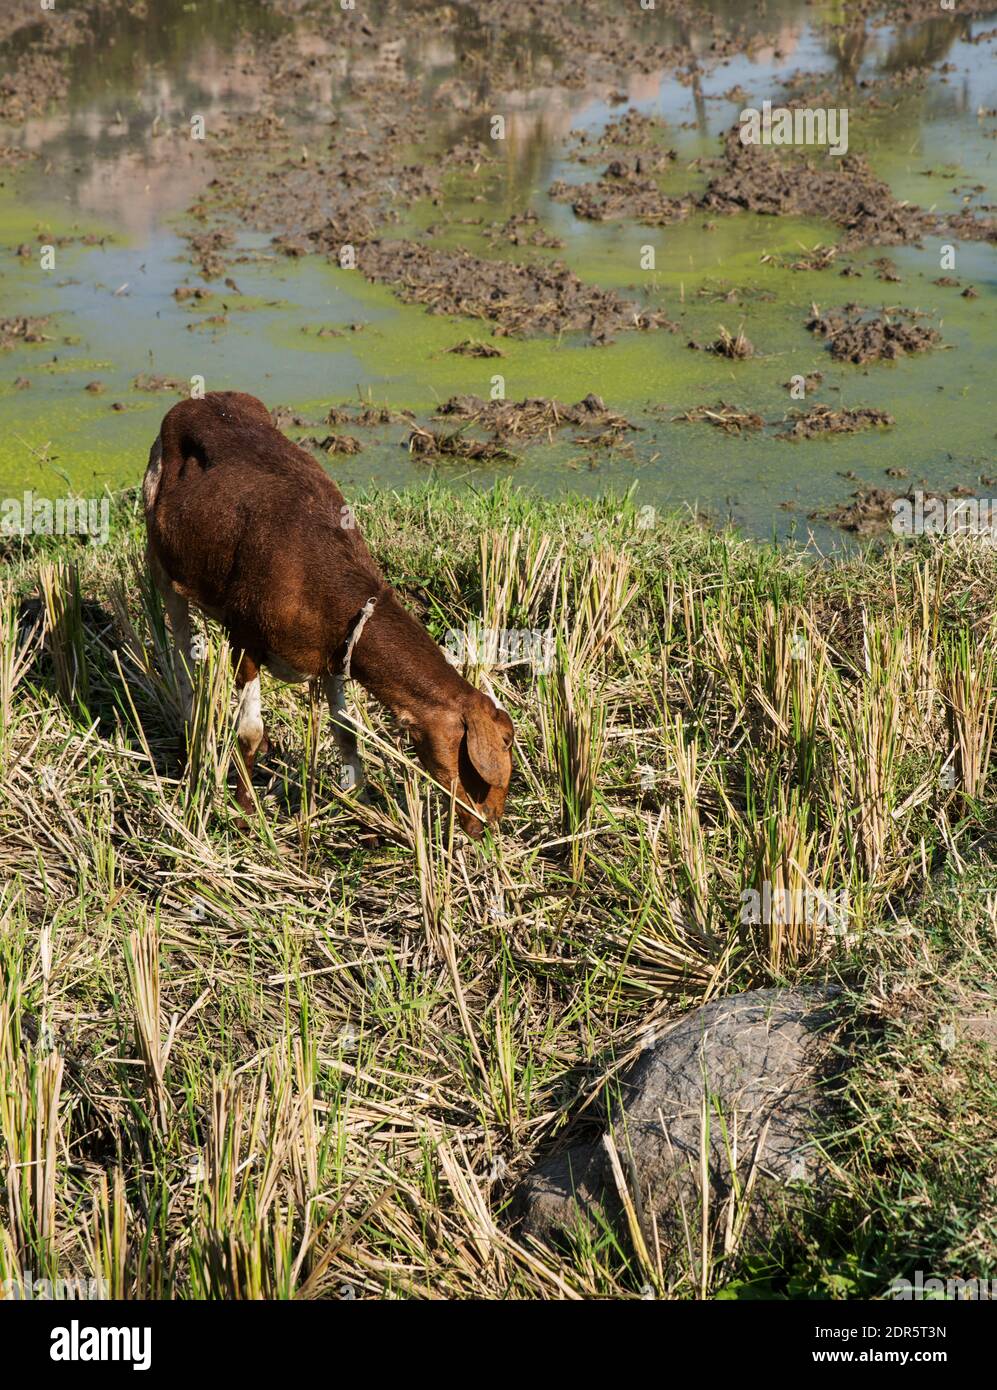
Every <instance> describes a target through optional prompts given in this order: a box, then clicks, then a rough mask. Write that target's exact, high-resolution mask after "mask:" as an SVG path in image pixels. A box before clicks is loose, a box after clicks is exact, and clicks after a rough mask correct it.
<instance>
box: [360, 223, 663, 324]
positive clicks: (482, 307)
mask: <svg viewBox="0 0 997 1390" xmlns="http://www.w3.org/2000/svg"><path fill="white" fill-rule="evenodd" d="M334 240H335V238H334ZM336 244H337V245H338V242H337V243H336ZM357 266H358V268H359V270H360V271H361V272H362V273H363V274H364V275H366V276H367V278H368V279H369V280H373V281H375V282H378V283H382V284H389V285H390V286H391V288H392V290H393V291H394V293H395V294H396V295H397V296H398V297H399V299H402V300H404V301H405V302H406V303H408V304H422V305H424V306H425V308H426V309H427V310H428V312H429V313H432V314H450V315H455V316H457V317H462V318H475V319H483V320H486V321H488V322H491V323H493V324H494V325H495V327H494V330H493V331H494V332H495V333H496V334H498V335H500V336H509V337H525V336H527V335H530V334H545V333H550V334H553V333H562V332H572V331H580V332H583V333H588V334H589V336H590V338H591V339H592V341H594V342H607V341H609V340H610V337H611V335H612V334H614V333H618V332H621V331H623V330H626V329H632V328H640V329H650V328H668V329H671V330H672V331H676V325H674V324H672V323H671V321H670V320H669V318H668V316H667V315H666V314H664V313H660V312H654V311H651V310H647V309H644V308H642V307H641V306H640V305H638V304H635V303H634V302H633V301H631V300H625V299H622V298H621V297H620V296H619V295H618V294H617V293H616V292H615V290H605V289H601V288H600V287H599V286H598V285H589V284H586V283H585V282H584V281H583V280H580V279H579V278H578V276H577V275H575V274H574V272H573V271H571V270H569V269H568V267H567V266H566V265H563V264H562V263H561V262H559V261H552V262H550V263H547V262H544V263H542V264H534V263H529V264H517V263H516V262H512V261H489V260H484V259H482V258H481V257H480V256H474V255H472V254H471V253H470V252H469V251H464V250H456V251H444V250H437V249H435V248H432V247H428V246H421V245H420V244H419V243H418V242H414V241H368V242H367V243H365V244H364V245H361V246H359V247H358V248H357Z"/></svg>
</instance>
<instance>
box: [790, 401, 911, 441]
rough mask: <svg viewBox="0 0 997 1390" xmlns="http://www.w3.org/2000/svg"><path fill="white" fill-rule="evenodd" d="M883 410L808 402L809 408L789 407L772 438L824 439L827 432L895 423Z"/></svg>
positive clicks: (882, 427) (851, 432) (856, 429)
mask: <svg viewBox="0 0 997 1390" xmlns="http://www.w3.org/2000/svg"><path fill="white" fill-rule="evenodd" d="M895 423H896V422H895V420H894V419H893V416H892V415H890V414H889V413H888V412H887V411H885V410H873V409H871V408H869V407H864V406H863V407H860V408H857V409H854V410H834V409H833V408H832V407H831V406H829V405H812V406H811V407H810V408H809V410H791V411H790V412H789V413H788V414H787V416H786V425H787V428H786V429H784V430H780V432H779V433H778V434H777V435H776V439H794V440H795V439H824V438H826V437H827V436H828V435H829V434H858V433H859V431H860V430H871V429H886V428H888V427H889V426H891V425H893V424H895Z"/></svg>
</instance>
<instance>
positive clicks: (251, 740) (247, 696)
mask: <svg viewBox="0 0 997 1390" xmlns="http://www.w3.org/2000/svg"><path fill="white" fill-rule="evenodd" d="M236 732H237V733H238V735H239V743H240V745H241V747H242V752H243V756H244V757H252V755H253V754H254V753H255V752H256V750H257V748H259V746H260V744H261V743H262V742H263V712H262V707H261V704H260V678H259V675H258V674H257V675H256V676H254V677H253V679H252V680H251V681H247V682H246V684H245V685H244V686H243V687H242V690H241V691H240V693H239V712H238V714H237V715H236Z"/></svg>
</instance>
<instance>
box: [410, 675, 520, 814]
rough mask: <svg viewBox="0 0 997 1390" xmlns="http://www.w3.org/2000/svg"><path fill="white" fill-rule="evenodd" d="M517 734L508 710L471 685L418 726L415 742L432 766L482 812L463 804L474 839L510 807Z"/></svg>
mask: <svg viewBox="0 0 997 1390" xmlns="http://www.w3.org/2000/svg"><path fill="white" fill-rule="evenodd" d="M513 733H514V731H513V727H512V720H511V719H510V718H509V716H508V714H506V712H505V710H504V709H502V708H501V706H500V705H497V704H496V703H495V701H494V700H492V698H491V697H490V696H489V695H485V694H483V693H482V691H480V690H475V689H473V687H470V686H469V687H468V690H467V695H466V697H465V699H464V700H463V701H462V702H460V704H456V705H453V706H444V707H442V708H440V709H439V710H436V711H434V712H433V715H432V718H431V719H429V720H427V721H426V722H425V724H424V725H422V727H416V728H413V729H412V742H413V745H414V747H415V751H416V754H417V756H418V758H419V761H420V762H421V763H422V765H423V767H424V768H425V769H426V771H427V772H428V773H430V775H431V776H432V777H434V778H435V779H436V781H437V782H439V783H440V784H441V785H442V786H443V787H446V788H447V789H448V790H449V789H450V788H453V789H454V791H455V793H456V795H457V797H458V801H459V802H460V801H463V802H465V803H466V804H467V806H473V807H474V808H475V810H476V811H477V815H474V814H472V813H471V812H470V811H468V810H465V808H464V807H463V806H461V805H459V804H458V806H457V818H458V819H459V821H460V823H461V825H462V826H463V828H464V831H465V833H466V834H467V835H470V837H471V838H472V839H473V840H480V839H481V837H482V835H483V834H484V832H485V823H486V822H487V823H488V824H489V825H496V824H497V823H498V820H499V818H500V816H501V815H502V812H503V810H504V809H505V798H506V794H507V793H508V791H509V779H510V777H511V776H512V740H513Z"/></svg>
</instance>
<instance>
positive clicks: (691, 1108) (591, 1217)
mask: <svg viewBox="0 0 997 1390" xmlns="http://www.w3.org/2000/svg"><path fill="white" fill-rule="evenodd" d="M827 1000H828V993H826V992H822V991H812V992H805V991H802V990H780V989H765V990H752V991H750V992H749V993H746V994H739V995H734V996H733V997H731V998H727V999H718V1000H715V1001H714V1002H713V1003H710V1004H706V1005H704V1006H703V1007H702V1008H699V1009H695V1010H693V1011H692V1012H691V1013H689V1014H686V1015H685V1017H683V1018H681V1019H680V1020H679V1021H678V1022H677V1023H676V1024H674V1025H671V1026H669V1027H668V1029H667V1031H666V1032H664V1033H663V1034H662V1035H661V1036H660V1037H659V1039H658V1040H657V1041H656V1042H655V1043H654V1045H653V1046H651V1047H649V1048H647V1049H646V1050H645V1051H644V1053H643V1054H642V1055H641V1056H640V1057H639V1058H638V1060H637V1061H636V1062H635V1063H634V1064H633V1066H632V1067H631V1068H630V1069H629V1070H628V1072H627V1073H626V1074H625V1075H624V1076H622V1077H621V1078H620V1079H619V1080H618V1081H617V1082H616V1083H615V1085H614V1086H613V1087H611V1091H610V1100H609V1105H608V1111H609V1127H608V1137H610V1138H611V1140H612V1143H613V1144H615V1146H616V1150H617V1152H618V1154H619V1158H620V1166H621V1168H622V1170H623V1173H624V1175H625V1177H626V1181H627V1188H628V1190H629V1193H630V1195H631V1198H632V1199H633V1203H634V1207H635V1209H636V1214H637V1217H638V1220H639V1221H640V1225H641V1228H642V1230H643V1233H644V1238H645V1240H646V1241H647V1242H648V1245H649V1248H651V1249H653V1248H654V1243H653V1242H654V1239H655V1234H656V1238H657V1242H658V1243H659V1244H660V1246H661V1248H662V1249H663V1250H664V1251H665V1252H666V1254H667V1253H669V1252H671V1253H679V1252H680V1251H681V1252H690V1251H691V1252H698V1251H699V1248H700V1229H701V1221H702V1216H703V1193H702V1187H703V1183H702V1165H703V1157H704V1152H705V1155H706V1162H707V1172H708V1188H709V1191H708V1199H709V1203H708V1209H707V1222H708V1229H709V1232H710V1237H711V1240H714V1241H720V1242H721V1244H722V1243H723V1242H724V1241H726V1242H727V1243H728V1245H729V1243H730V1241H731V1238H732V1237H734V1238H735V1239H737V1240H738V1241H743V1240H745V1239H748V1240H753V1241H757V1240H760V1239H764V1237H765V1236H766V1235H767V1234H768V1233H769V1232H771V1230H772V1229H773V1228H774V1226H775V1225H776V1224H777V1223H778V1222H779V1221H780V1220H782V1219H784V1217H785V1215H786V1214H787V1210H788V1208H789V1207H791V1206H792V1205H793V1204H794V1203H795V1202H796V1201H798V1198H799V1191H800V1187H801V1185H802V1186H806V1187H810V1188H811V1190H813V1188H814V1187H816V1189H817V1190H818V1192H819V1189H820V1185H821V1183H822V1181H823V1178H824V1176H825V1174H824V1167H823V1165H822V1163H821V1161H820V1158H819V1155H818V1154H817V1152H816V1150H815V1129H816V1127H817V1124H818V1122H819V1121H820V1119H821V1116H822V1114H823V1113H824V1112H825V1110H826V1102H825V1101H824V1100H823V1097H822V1091H821V1087H820V1084H819V1081H820V1076H821V1073H822V1071H824V1070H826V1068H827V1064H828V1058H829V1042H828V1028H829V1025H832V1024H833V1015H832V1011H831V1010H829V1008H828V1006H827ZM735 1174H736V1181H735ZM746 1193H749V1196H747V1197H746V1195H745V1194H746ZM519 1209H520V1213H521V1230H522V1232H523V1234H528V1235H533V1236H536V1237H538V1238H539V1239H541V1240H544V1241H546V1242H548V1243H556V1242H557V1241H558V1239H559V1238H562V1237H563V1236H564V1235H565V1234H570V1233H572V1232H574V1231H577V1230H578V1228H579V1223H581V1224H582V1225H583V1226H587V1227H589V1229H590V1230H592V1231H593V1233H595V1232H597V1231H598V1229H599V1228H601V1227H605V1226H607V1225H608V1226H610V1227H613V1228H615V1229H616V1230H617V1231H618V1232H619V1233H621V1234H622V1233H623V1232H624V1230H625V1225H626V1223H625V1221H624V1220H623V1208H622V1205H621V1201H620V1197H619V1192H618V1188H617V1184H616V1182H615V1181H614V1178H613V1173H612V1166H611V1161H610V1151H609V1148H608V1147H607V1136H603V1139H602V1140H601V1141H600V1142H598V1143H595V1144H592V1145H579V1146H576V1147H575V1148H573V1149H570V1150H568V1151H567V1152H566V1153H562V1154H559V1155H557V1156H555V1157H553V1158H550V1159H548V1160H547V1161H546V1162H544V1163H541V1164H540V1165H539V1166H538V1167H536V1168H534V1169H533V1171H532V1172H531V1173H529V1174H528V1175H527V1177H526V1178H525V1179H524V1181H523V1183H522V1184H521V1187H520V1192H519ZM693 1262H694V1261H693Z"/></svg>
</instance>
